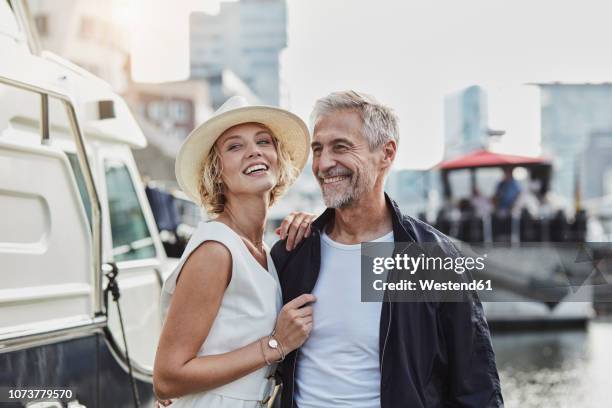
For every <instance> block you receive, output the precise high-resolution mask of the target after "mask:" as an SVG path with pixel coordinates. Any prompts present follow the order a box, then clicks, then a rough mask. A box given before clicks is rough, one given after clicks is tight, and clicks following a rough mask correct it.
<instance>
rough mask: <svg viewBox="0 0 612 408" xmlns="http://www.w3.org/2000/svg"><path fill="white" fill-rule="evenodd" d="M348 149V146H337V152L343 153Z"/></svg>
mask: <svg viewBox="0 0 612 408" xmlns="http://www.w3.org/2000/svg"><path fill="white" fill-rule="evenodd" d="M346 149H348V146H345V145H336V150H340V151H343V150H346Z"/></svg>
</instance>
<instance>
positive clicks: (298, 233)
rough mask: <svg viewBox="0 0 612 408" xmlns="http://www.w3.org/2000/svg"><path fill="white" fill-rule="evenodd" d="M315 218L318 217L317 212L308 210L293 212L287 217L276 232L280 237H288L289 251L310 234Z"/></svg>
mask: <svg viewBox="0 0 612 408" xmlns="http://www.w3.org/2000/svg"><path fill="white" fill-rule="evenodd" d="M315 218H317V217H316V215H315V214H311V213H307V212H292V213H290V214H289V215H288V216H286V217H285V219H284V220H283V222H282V223H281V225H280V227H278V228H277V229H276V231H275V232H276V235H278V236H279V237H280V239H285V238H287V243H286V245H285V248H287V251H291V250H292V249H293V248H295V247H296V246H297V244H299V243H300V242H301V241H302V239H304V238H307V237H309V236H310V225H311V224H312V222H313V221H314V220H315Z"/></svg>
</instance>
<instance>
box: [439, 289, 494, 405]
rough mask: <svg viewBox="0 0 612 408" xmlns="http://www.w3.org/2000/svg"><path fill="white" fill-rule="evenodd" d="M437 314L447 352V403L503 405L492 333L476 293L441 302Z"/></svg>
mask: <svg viewBox="0 0 612 408" xmlns="http://www.w3.org/2000/svg"><path fill="white" fill-rule="evenodd" d="M440 318H441V321H442V327H443V330H444V337H445V344H446V347H447V353H448V354H447V355H448V368H449V373H448V375H449V377H448V380H449V384H448V385H449V388H448V391H449V393H448V395H449V401H448V405H449V406H453V407H474V408H484V407H503V406H504V402H503V398H502V394H501V387H500V383H499V375H498V373H497V367H496V365H495V354H494V352H493V346H492V344H491V335H490V332H489V327H488V325H487V322H486V319H485V317H484V312H483V309H482V305H481V303H480V301H479V300H478V297H477V295H476V294H474V297H473V298H472V300H470V301H464V302H444V303H441V305H440Z"/></svg>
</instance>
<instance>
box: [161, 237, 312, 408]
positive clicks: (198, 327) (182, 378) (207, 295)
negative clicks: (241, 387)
mask: <svg viewBox="0 0 612 408" xmlns="http://www.w3.org/2000/svg"><path fill="white" fill-rule="evenodd" d="M231 269H232V259H231V254H230V252H229V250H228V249H227V248H226V247H225V246H224V245H222V244H221V243H218V242H214V241H207V242H205V243H204V244H202V245H200V246H199V247H198V248H197V249H196V250H195V251H194V252H193V253H192V254H191V256H190V257H189V258H188V259H187V261H186V262H185V265H184V266H183V269H182V271H181V274H180V279H179V281H178V282H177V285H176V289H175V292H174V295H173V296H172V301H171V304H170V307H169V310H168V315H167V317H166V321H165V323H164V327H163V329H162V333H161V337H160V340H159V345H158V348H157V354H156V356H155V367H154V373H153V379H154V381H153V383H154V387H155V393H156V395H157V397H158V398H161V399H168V398H175V397H179V396H182V395H186V394H190V393H194V392H201V391H205V390H208V389H212V388H216V387H219V386H221V385H224V384H227V383H230V382H232V381H235V380H237V379H238V378H241V377H243V376H245V375H247V374H249V373H251V372H253V371H255V370H257V369H259V368H261V367H263V366H265V365H266V362H265V359H264V355H262V351H261V347H262V346H263V350H264V353H265V358H266V359H267V360H268V361H275V360H278V358H279V357H280V356H279V355H278V352H277V351H276V350H273V349H271V348H269V347H268V346H267V342H265V341H263V342H262V340H263V339H264V338H262V339H260V340H259V341H256V342H253V343H251V344H249V345H246V346H244V347H242V348H239V349H237V350H234V351H231V352H228V353H224V354H219V355H212V356H203V357H197V352H198V350H199V349H200V347H201V345H202V343H203V342H204V340H205V339H206V336H208V333H209V331H210V328H211V326H212V324H213V322H214V320H215V317H216V316H217V313H218V311H219V307H220V306H221V301H222V299H223V294H224V292H225V288H226V287H227V285H228V283H229V281H230V279H231V273H232V271H231ZM298 299H300V298H298ZM298 299H296V300H295V301H293V302H292V303H288V304H287V305H285V307H283V310H282V311H281V314H280V315H279V318H278V321H277V325H276V337H277V339H278V340H279V342H281V344H282V345H283V347H285V350H286V352H287V353H289V352H290V351H292V350H294V349H295V348H297V347H299V346H300V345H301V344H302V343H303V342H304V340H305V339H306V338H307V336H308V334H309V333H310V330H311V328H312V307H303V308H300V306H302V305H303V304H305V303H308V302H311V301H314V297H313V296H312V295H303V297H302V298H301V299H300V300H299V301H297V300H298ZM296 301H297V302H296ZM260 342H262V343H261V344H260Z"/></svg>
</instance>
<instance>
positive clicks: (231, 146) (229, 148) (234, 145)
mask: <svg viewBox="0 0 612 408" xmlns="http://www.w3.org/2000/svg"><path fill="white" fill-rule="evenodd" d="M239 147H240V145H239V144H232V145H229V147H228V148H227V150H236V149H237V148H239Z"/></svg>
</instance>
